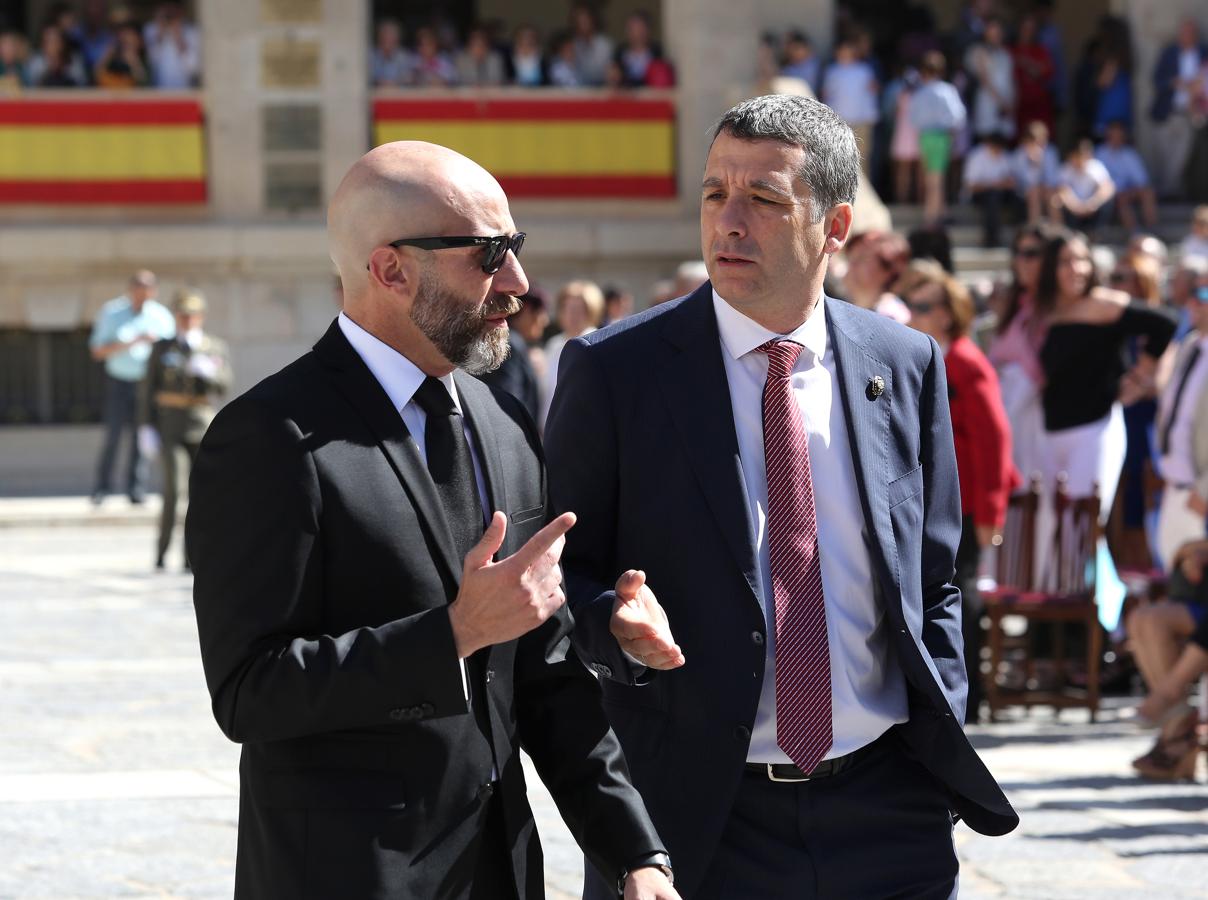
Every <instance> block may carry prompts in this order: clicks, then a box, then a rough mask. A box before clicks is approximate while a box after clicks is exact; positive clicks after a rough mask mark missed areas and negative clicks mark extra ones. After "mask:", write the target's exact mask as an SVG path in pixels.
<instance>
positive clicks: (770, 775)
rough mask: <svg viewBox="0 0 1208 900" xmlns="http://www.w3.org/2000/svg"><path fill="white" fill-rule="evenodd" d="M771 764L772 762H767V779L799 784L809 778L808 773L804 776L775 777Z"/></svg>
mask: <svg viewBox="0 0 1208 900" xmlns="http://www.w3.org/2000/svg"><path fill="white" fill-rule="evenodd" d="M772 765H773V764H772V763H768V764H767V767H768V780H769V781H779V782H780V783H781V784H801V782H803V781H809V780H810V779H809V776H808V775H807V776H806V777H805V778H777V777H776V770H775V769H773V768H772Z"/></svg>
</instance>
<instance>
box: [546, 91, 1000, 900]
mask: <svg viewBox="0 0 1208 900" xmlns="http://www.w3.org/2000/svg"><path fill="white" fill-rule="evenodd" d="M859 167H860V156H859V153H858V151H857V148H856V143H855V139H854V136H853V135H852V132H851V129H850V128H849V127H848V126H847V125H846V124H845V123H844V122H843V121H842V120H841V119H839V118H838V116H836V115H835V113H834V112H833V111H832V110H830V109H829V108H828V107H826V106H824V105H823V104H821V103H818V102H816V101H813V100H808V99H805V98H802V97H790V96H768V97H759V98H756V99H754V100H749V101H747V102H745V103H742V104H740V105H739V106H737V107H735V108H734V109H732V110H730V111H729V112H728V113H727V114H726V115H725V116H724V117H723V118H722V120H721V122H720V123H719V125H718V128H717V131H716V132H715V135H714V140H713V144H712V147H711V148H710V151H709V156H708V160H707V162H706V168H705V177H704V182H703V188H702V194H701V248H702V252H703V255H704V259H705V261H706V264H707V266H708V270H709V276H710V281H709V283H706V284H705V285H704V286H702V287H701V288H700V289H698V290H696V291H695V292H693V293H692V294H690V295H688V296H687V297H685V298H682V299H681V300H679V301H676V302H673V303H668V304H665V305H662V306H659V307H658V308H657V309H653V310H649V311H647V312H646V313H643V314H641V315H638V316H634V317H631V318H629V319H626V320H625V321H624V322H621V323H618V324H617V325H615V326H613V327H611V328H608V329H605V330H603V331H597V332H595V333H593V334H591V335H587V336H585V337H582V338H579V339H576V340H574V341H571V342H569V343H568V344H567V345H566V348H565V350H564V351H563V357H562V363H561V370H560V375H559V380H558V391H557V394H556V395H555V398H554V402H553V408H552V410H551V413H550V417H549V424H548V427H547V429H546V452H547V456H548V461H549V473H550V489H551V495H552V498H553V501H554V504H555V506H556V507H557V508H558V509H573V510H574V511H575V512H576V513H577V514H578V516H579V520H578V522H579V524H578V526H577V527H576V528H575V529H574V531H573V532H572V533H571V534H570V535H568V539H567V541H568V542H567V545H566V550H565V553H564V555H563V558H562V562H563V566H564V568H565V571H566V577H567V585H568V599H569V603H570V604H571V606H572V608H573V610H574V614H575V619H576V623H577V624H576V631H575V635H574V639H575V641H576V643H577V646H578V649H579V653H580V656H581V657H583V659H584V660H585V661H586V662H587V663H588V664H589V666H590V667H591V668H592V669H594V671H595V672H596V673H597V674H598V675H599V676H600V679H601V682H602V684H603V687H604V699H605V706H606V708H607V710H608V713H609V718H610V720H611V722H612V724H613V726H614V728H615V730H616V733H617V735H618V737H619V738H620V740H621V744H622V746H623V748H624V750H625V754H626V757H627V759H628V761H629V764H630V768H631V771H632V773H633V777H634V782H635V784H636V785H637V787H638V789H639V790H640V791H641V793H642V795H643V798H644V799H645V801H646V803H647V806H648V808H649V810H650V812H651V815H652V817H653V819H654V821H655V824H656V825H657V827H658V829H659V832H660V834H661V835H662V836H663V838H664V840H665V841H666V843H667V849H668V850H669V852H670V855H671V858H672V859H673V860H674V861H675V869H676V876H677V877H676V887H677V888H678V889H679V890H680V892H681V894H682V895H683V896H684V897H685V898H742V900H760V898H782V897H790V896H791V897H794V898H802V897H844V898H859V897H878V898H880V897H891V896H893V897H911V898H946V897H952V896H955V893H956V881H957V868H958V866H957V860H956V855H955V852H954V849H953V841H952V829H953V822H954V821H955V819H956V818H958V817H960V818H963V819H964V820H965V821H966V822H967V823H968V824H969V826H970V827H972V828H974V829H975V830H977V831H979V832H983V833H986V834H1002V833H1005V832H1008V831H1010V830H1011V829H1012V828H1014V827H1015V826H1016V824H1018V817H1017V816H1016V814H1015V812H1014V810H1013V809H1012V808H1011V805H1010V803H1009V802H1008V801H1007V799H1006V797H1005V796H1004V795H1003V793H1002V791H1001V790H1000V788H999V787H998V785H997V783H996V782H995V780H994V778H993V777H992V776H991V775H990V773H989V772H988V771H987V770H986V768H985V766H984V765H983V764H982V762H981V760H980V759H979V758H978V756H977V754H976V753H975V752H974V750H973V749H972V747H971V746H970V744H969V742H968V740H967V739H966V737H965V734H964V732H963V731H962V728H961V723H962V721H963V719H964V707H965V696H966V688H967V680H966V674H965V668H964V663H963V660H962V645H961V627H960V594H959V592H958V591H957V589H956V588H955V587H953V585H952V583H951V582H952V578H953V568H954V559H955V554H956V548H957V545H958V542H959V540H960V531H961V517H960V495H959V490H958V484H957V476H956V459H955V455H954V451H953V445H952V429H951V424H950V420H949V413H948V403H947V387H946V382H945V377H944V365H943V358H942V355H941V353H940V351H939V349H938V347H937V346H936V344H935V342H934V341H933V340H931V339H930V338H928V337H926V336H924V335H921V334H919V333H916V332H913V331H911V330H910V329H907V328H904V327H902V326H901V325H899V324H897V323H895V322H893V321H891V320H889V319H887V318H883V317H880V316H878V315H876V314H875V313H871V312H867V311H865V310H862V309H858V308H856V307H854V306H849V305H847V304H844V303H841V302H838V301H835V300H833V299H831V298H828V297H826V296H825V295H824V294H823V292H822V282H823V278H824V276H825V274H826V267H827V261H828V259H829V257H830V256H831V255H832V254H834V253H836V252H838V251H839V250H840V249H841V248H842V247H843V245H844V242H845V241H846V240H847V237H848V235H849V232H850V230H851V222H852V201H853V199H854V196H855V188H856V181H857V173H858V171H859ZM614 890H615V888H614ZM608 895H609V885H608V884H607V883H606V882H605V880H604V879H602V878H600V877H599V876H597V875H596V874H595V873H594V872H593V871H591V870H590V869H589V875H588V883H587V885H586V888H585V896H586V897H589V898H593V900H594V898H604V897H606V896H608Z"/></svg>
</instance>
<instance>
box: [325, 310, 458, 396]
mask: <svg viewBox="0 0 1208 900" xmlns="http://www.w3.org/2000/svg"><path fill="white" fill-rule="evenodd" d="M336 321H337V322H338V323H339V325H340V331H342V332H344V337H346V338H348V343H350V344H352V349H353V350H355V351H356V354H357V356H359V357H360V358H361V359H362V360H364V362H365V365H366V366H368V367H369V371H370V372H372V373H373V377H374V378H376V379H377V380H378V384H380V385H381V386H382V389H383V390H385V391H386V396H388V397H389V398H390V402H391V403H392V404H394V408H395V409H397V410H399V411H400V412H401V411H402V409H403V407H404V406H406V405H407V404H408V403H410V402H411V399H412V398H413V397H414V396H415V392H416V391H418V390H419V386H420V385H421V384H423V383H424V379H425V378H427V377H428V376H427V375H425V374H424V372H423V370H421V369H420V367H419V366H417V365H416V364H415V363H413V362H412V361H411V360H409V359H407V357H405V356H403V354H401V353H399V352H398V351H397V350H395V349H394V348H393V347H391V346H390V345H389V344H386V343H384V342H382V341H381V340H379V339H378V338H376V337H374V336H373V335H372V334H370V333H369V332H368V331H366V330H365V329H364V328H362V327H361V326H360V325H358V324H357V323H356V322H354V321H352V319H350V318H349V317H348V315H347V314H345V313H343V312H341V313H340V317H339V318H338V319H337V320H336ZM438 380H439V381H440V383H441V384H443V385H444V386H445V388H446V389H447V390H448V391H449V396H450V397H452V398H453V405H454V406H455V407H456V408H457V412H458V414H459V415H460V414H461V400H460V399H459V398H458V396H457V387H456V385H454V383H453V373H452V372H450V373H449V374H448V375H442V376H441V377H440V378H439V379H438Z"/></svg>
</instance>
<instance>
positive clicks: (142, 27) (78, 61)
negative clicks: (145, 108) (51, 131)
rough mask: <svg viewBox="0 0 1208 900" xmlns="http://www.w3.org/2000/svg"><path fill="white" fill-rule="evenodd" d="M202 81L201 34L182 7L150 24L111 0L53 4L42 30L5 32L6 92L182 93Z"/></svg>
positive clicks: (0, 60)
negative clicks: (96, 90)
mask: <svg viewBox="0 0 1208 900" xmlns="http://www.w3.org/2000/svg"><path fill="white" fill-rule="evenodd" d="M200 80H201V34H200V31H199V30H198V28H197V25H196V24H194V23H193V22H192V21H191V20H190V19H189V17H188V16H187V15H186V12H185V8H184V6H183V5H182V4H181V3H176V2H169V3H162V4H160V5H159V6H158V7H157V8H156V10H155V12H154V14H153V15H152V16H151V18H150V19H149V20H148V21H145V22H143V21H140V20H138V19H136V18H135V17H134V16H133V15H132V14H131V13H130V11H129V9H127V8H125V7H116V6H115V7H113V8H110V6H109V5H108V3H106V0H84V2H83V3H81V4H79V6H78V7H77V6H76V5H74V4H69V3H58V4H55V5H54V6H53V7H51V9H50V11H49V13H48V15H47V16H46V18H45V20H44V21H43V22H42V24H41V27H40V28H39V29H38V30H37V32H36V33H35V34H34V35H32V39H31V36H29V35H26V34H23V33H21V32H19V31H14V30H11V29H9V30H4V31H0V92H5V93H15V92H16V91H19V90H21V89H23V88H83V87H100V88H110V89H122V88H139V87H151V88H162V89H167V90H179V89H185V88H193V87H196V86H197V85H198V84H199V83H200Z"/></svg>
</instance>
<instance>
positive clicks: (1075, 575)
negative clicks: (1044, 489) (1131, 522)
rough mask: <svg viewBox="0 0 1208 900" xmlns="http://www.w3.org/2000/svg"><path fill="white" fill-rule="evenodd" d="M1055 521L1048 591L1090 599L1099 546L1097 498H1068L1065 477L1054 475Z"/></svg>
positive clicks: (1093, 586)
mask: <svg viewBox="0 0 1208 900" xmlns="http://www.w3.org/2000/svg"><path fill="white" fill-rule="evenodd" d="M1054 511H1055V513H1056V518H1057V524H1056V529H1055V533H1054V537H1055V541H1054V543H1055V544H1056V547H1055V553H1054V555H1053V565H1054V577H1053V579H1052V581H1051V590H1052V591H1053V592H1055V593H1058V594H1063V595H1065V596H1080V597H1087V598H1092V599H1093V598H1094V596H1095V563H1096V556H1097V554H1098V548H1099V497H1098V492H1097V489H1096V493H1095V494H1092V495H1091V496H1089V497H1071V496H1070V493H1069V489H1068V487H1067V484H1066V480H1065V478H1064V477H1063V476H1058V479H1057V493H1056V497H1055V503H1054Z"/></svg>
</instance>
